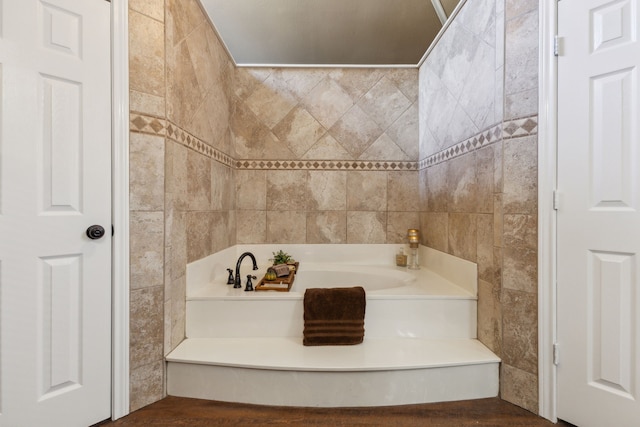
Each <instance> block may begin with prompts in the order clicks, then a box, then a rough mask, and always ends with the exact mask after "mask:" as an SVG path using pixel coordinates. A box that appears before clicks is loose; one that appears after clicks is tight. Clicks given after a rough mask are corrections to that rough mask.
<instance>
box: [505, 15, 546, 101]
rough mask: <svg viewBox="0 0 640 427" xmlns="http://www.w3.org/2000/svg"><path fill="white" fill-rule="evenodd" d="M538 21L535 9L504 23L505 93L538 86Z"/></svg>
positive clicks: (508, 93)
mask: <svg viewBox="0 0 640 427" xmlns="http://www.w3.org/2000/svg"><path fill="white" fill-rule="evenodd" d="M538 21H539V20H538V11H537V10H535V9H534V10H533V11H531V12H528V13H525V14H522V15H520V16H518V17H515V18H513V19H508V20H507V21H506V23H505V24H506V25H505V37H506V39H505V40H506V43H505V64H504V70H505V73H504V74H505V78H504V91H505V95H510V94H514V93H519V92H523V91H526V90H531V89H536V88H537V86H538V44H539V37H538V33H539V31H538V23H539V22H538ZM536 111H537V109H536ZM531 113H535V111H532V112H531Z"/></svg>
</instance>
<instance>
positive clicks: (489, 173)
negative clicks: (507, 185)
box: [475, 145, 495, 213]
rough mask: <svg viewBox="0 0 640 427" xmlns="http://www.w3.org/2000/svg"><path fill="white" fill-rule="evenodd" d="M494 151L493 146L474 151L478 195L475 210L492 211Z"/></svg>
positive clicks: (481, 211) (479, 211) (480, 211)
mask: <svg viewBox="0 0 640 427" xmlns="http://www.w3.org/2000/svg"><path fill="white" fill-rule="evenodd" d="M494 157H495V152H494V149H493V146H492V145H490V146H488V147H484V148H481V149H480V150H478V151H476V163H477V169H476V180H477V185H478V195H477V199H476V208H475V212H478V213H491V212H493V194H494V192H495V187H494V184H495V182H494V179H495V169H494V168H495V159H494Z"/></svg>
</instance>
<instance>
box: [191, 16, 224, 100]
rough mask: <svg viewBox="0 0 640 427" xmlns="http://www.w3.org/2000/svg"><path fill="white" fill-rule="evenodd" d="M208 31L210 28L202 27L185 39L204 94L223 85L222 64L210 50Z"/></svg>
mask: <svg viewBox="0 0 640 427" xmlns="http://www.w3.org/2000/svg"><path fill="white" fill-rule="evenodd" d="M207 31H210V28H208V26H206V25H201V26H199V27H197V28H195V29H194V30H193V31H191V32H190V33H189V35H188V36H187V38H186V39H185V43H186V45H187V48H188V49H189V53H190V57H191V64H192V66H193V71H194V73H195V76H196V81H197V82H198V87H199V88H200V90H201V91H202V92H203V93H206V92H208V91H209V89H210V88H211V87H212V86H213V85H220V83H221V82H220V76H219V70H220V64H218V62H217V60H218V57H216V56H215V55H213V53H212V52H211V50H210V49H209V41H208V37H207Z"/></svg>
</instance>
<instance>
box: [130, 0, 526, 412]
mask: <svg viewBox="0 0 640 427" xmlns="http://www.w3.org/2000/svg"><path fill="white" fill-rule="evenodd" d="M129 5H130V86H131V94H130V101H131V122H130V125H131V152H130V161H131V171H130V172H131V184H130V187H131V409H132V410H135V409H138V408H140V407H142V406H145V405H146V404H148V403H151V402H153V401H156V400H158V399H160V398H162V396H163V395H164V389H163V387H164V365H163V356H164V355H165V354H166V353H167V352H169V351H170V350H171V349H172V348H174V347H175V346H176V345H177V344H178V343H179V342H180V341H181V340H182V339H183V337H184V295H185V268H186V264H187V263H188V262H191V261H194V260H197V259H199V258H202V257H204V256H207V255H209V254H210V253H213V252H216V251H219V250H221V249H224V248H226V247H229V246H231V245H234V244H236V243H264V242H270V243H395V242H401V241H404V239H405V237H404V235H405V233H406V229H407V228H414V227H418V226H419V227H420V228H421V229H422V231H423V235H422V240H423V244H425V245H427V246H431V247H433V248H436V249H439V250H443V251H445V252H449V253H452V254H454V255H457V256H460V257H463V258H466V259H469V260H472V261H474V262H477V263H478V264H479V268H480V270H479V279H480V280H479V293H480V301H479V329H480V330H479V335H480V338H481V340H482V341H483V342H484V343H485V344H487V345H488V346H489V347H491V348H492V349H494V350H495V351H496V352H497V353H498V354H500V355H501V357H502V358H503V361H504V363H503V368H502V396H503V398H505V399H506V400H509V401H511V402H514V403H516V404H519V405H521V406H523V407H525V408H527V409H530V410H531V411H533V412H537V350H536V347H537V342H536V336H537V318H536V305H537V301H536V280H537V272H536V263H537V247H536V240H537V217H536V209H537V207H536V198H537V188H536V174H537V159H536V144H537V137H536V132H537V117H536V114H537V2H535V1H533V0H527V1H515V0H468V1H467V4H466V5H465V7H464V9H463V11H462V13H461V14H460V16H459V17H458V18H457V19H456V22H454V24H453V25H452V26H451V28H450V29H449V30H448V31H447V32H446V33H445V35H444V37H443V38H442V39H441V41H440V42H439V44H438V46H437V47H436V48H435V49H434V50H433V52H432V54H431V55H430V56H429V58H428V60H427V62H426V63H425V64H424V65H423V66H422V67H421V69H420V70H419V72H418V70H408V69H405V70H402V69H401V70H398V69H396V70H391V69H265V68H259V69H252V68H239V69H235V68H234V67H233V65H232V63H231V62H230V60H229V58H228V57H227V55H226V53H225V51H224V49H223V48H222V46H221V45H220V43H219V40H218V39H217V37H216V36H215V34H214V32H213V30H212V29H211V26H210V24H209V22H208V21H207V19H206V18H205V16H204V14H203V13H202V11H201V9H200V6H199V4H198V2H197V1H196V0H130V1H129ZM505 40H506V43H505ZM418 83H419V84H420V90H418ZM418 106H420V108H418ZM418 110H420V111H418ZM418 141H419V143H418Z"/></svg>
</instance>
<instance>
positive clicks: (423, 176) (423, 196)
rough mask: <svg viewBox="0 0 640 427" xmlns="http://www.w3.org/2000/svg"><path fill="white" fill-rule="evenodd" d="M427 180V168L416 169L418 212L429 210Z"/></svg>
mask: <svg viewBox="0 0 640 427" xmlns="http://www.w3.org/2000/svg"><path fill="white" fill-rule="evenodd" d="M428 187H429V181H428V176H427V169H420V170H419V171H418V191H419V192H420V212H429V196H428V194H429V191H428Z"/></svg>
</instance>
